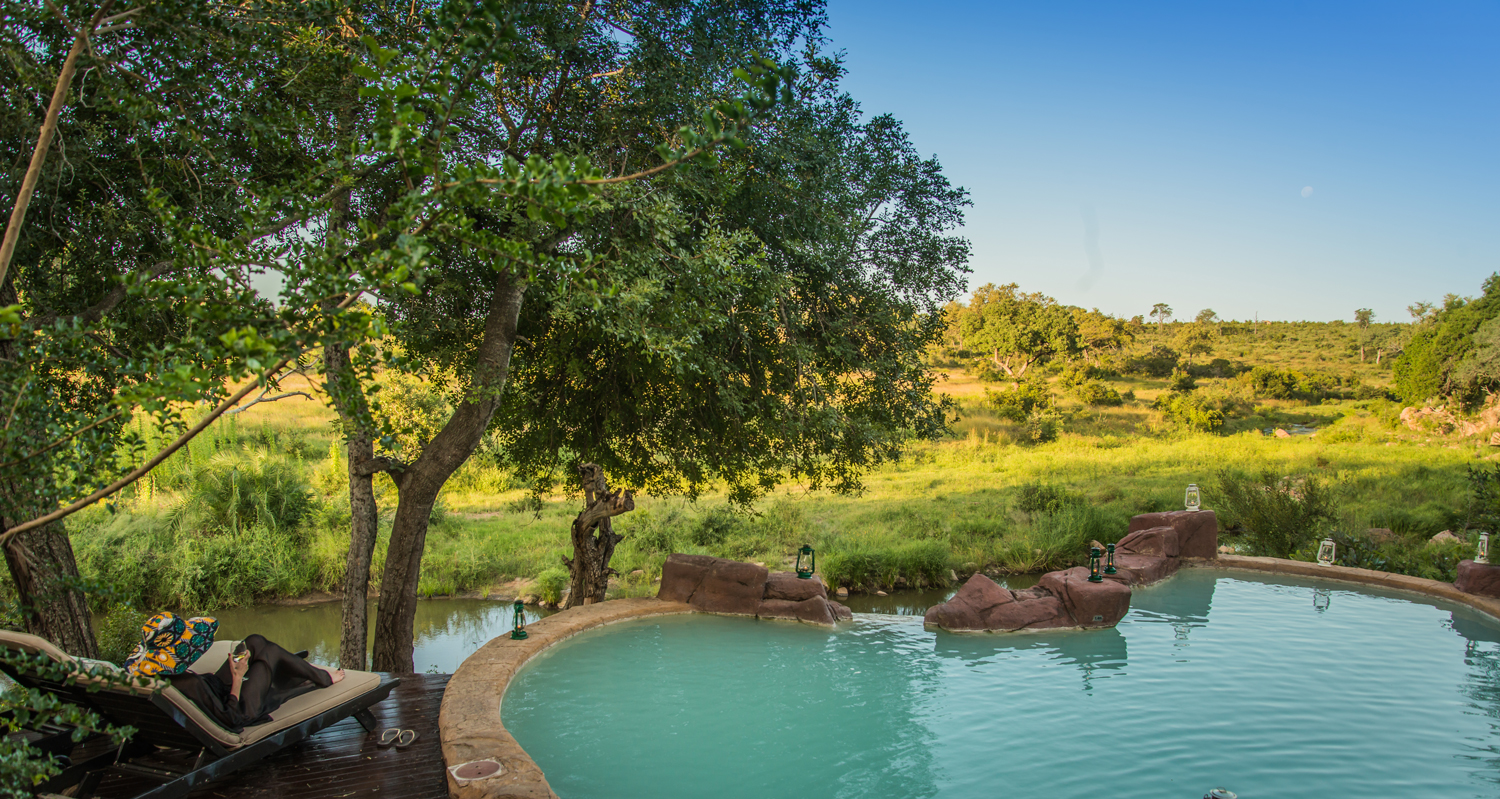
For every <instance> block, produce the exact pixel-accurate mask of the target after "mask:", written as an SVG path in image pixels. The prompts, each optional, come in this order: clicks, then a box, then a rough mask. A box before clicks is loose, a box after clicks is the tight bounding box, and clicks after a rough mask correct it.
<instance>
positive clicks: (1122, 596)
mask: <svg viewBox="0 0 1500 799" xmlns="http://www.w3.org/2000/svg"><path fill="white" fill-rule="evenodd" d="M1218 546H1219V520H1218V518H1217V517H1215V516H1214V512H1213V511H1209V510H1201V511H1174V512H1170V513H1146V514H1142V515H1140V516H1136V517H1135V518H1133V519H1131V520H1130V528H1129V532H1128V533H1127V534H1126V535H1125V537H1124V538H1122V539H1120V542H1119V543H1118V544H1116V545H1115V568H1116V569H1117V570H1118V572H1119V573H1118V574H1111V575H1105V579H1104V581H1103V582H1098V583H1091V582H1089V581H1088V576H1089V570H1088V569H1086V568H1083V567H1082V566H1078V567H1074V568H1071V569H1063V570H1060V571H1054V572H1048V573H1047V574H1045V575H1042V579H1041V580H1039V581H1038V582H1037V584H1036V586H1035V587H1033V588H1028V589H1026V590H1024V591H1011V590H1009V589H1006V588H1002V587H1001V586H1000V585H999V584H997V583H996V582H995V581H994V580H991V579H990V578H988V577H986V576H984V575H983V574H975V575H974V576H973V577H970V578H969V581H968V582H967V583H964V586H963V587H962V588H960V589H959V590H958V593H957V594H954V596H953V598H952V599H950V600H948V601H947V602H944V603H943V604H941V605H936V606H934V607H931V608H928V610H927V616H926V617H925V619H924V621H925V623H927V624H930V625H933V626H935V627H940V628H942V629H944V630H949V631H953V632H975V631H986V632H991V631H993V632H1015V631H1020V630H1048V629H1057V628H1083V629H1098V628H1103V627H1113V626H1115V625H1116V624H1119V623H1120V619H1123V618H1125V614H1126V612H1128V611H1129V610H1130V591H1131V587H1132V586H1138V585H1148V584H1150V583H1154V582H1156V581H1158V580H1162V579H1165V578H1167V577H1170V576H1171V575H1172V574H1174V573H1176V571H1177V569H1178V567H1179V566H1181V564H1182V558H1205V559H1212V558H1215V557H1217V556H1218Z"/></svg>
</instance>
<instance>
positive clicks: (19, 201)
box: [0, 0, 114, 285]
mask: <svg viewBox="0 0 1500 799" xmlns="http://www.w3.org/2000/svg"><path fill="white" fill-rule="evenodd" d="M112 5H114V0H104V4H103V5H101V6H99V10H98V11H96V12H94V17H93V19H90V20H89V24H88V27H87V28H84V29H83V30H80V31H78V32H77V33H76V34H74V35H73V46H72V47H71V48H70V49H69V50H68V57H67V58H66V59H64V60H63V66H62V72H61V73H59V74H58V76H57V85H56V86H55V87H54V88H53V90H52V102H51V103H50V104H49V105H48V106H47V116H46V119H44V120H43V122H42V132H41V133H40V134H38V135H37V139H36V149H34V150H32V151H31V165H30V166H28V167H27V168H26V177H25V178H23V179H22V180H21V191H20V192H18V193H17V194H16V207H15V208H13V209H11V212H10V222H9V224H7V225H6V227H5V239H4V240H3V241H0V285H4V284H5V273H6V272H7V271H8V270H9V269H10V259H11V257H12V256H14V255H15V252H16V242H17V241H18V240H20V238H21V225H22V224H23V223H24V222H25V221H26V207H27V206H29V205H31V195H32V193H33V192H35V191H36V183H37V181H38V180H40V179H41V177H42V165H43V164H45V163H47V151H48V150H50V149H52V137H53V135H54V134H56V133H57V116H58V114H60V113H62V106H63V102H64V101H65V100H67V99H68V89H69V88H70V87H71V86H72V85H73V73H74V72H76V71H77V70H78V56H79V55H81V54H82V53H83V50H84V48H85V47H87V46H88V38H89V35H90V34H92V33H93V31H94V29H95V28H97V27H99V22H100V21H101V20H103V19H104V15H105V14H107V13H109V8H110V6H112Z"/></svg>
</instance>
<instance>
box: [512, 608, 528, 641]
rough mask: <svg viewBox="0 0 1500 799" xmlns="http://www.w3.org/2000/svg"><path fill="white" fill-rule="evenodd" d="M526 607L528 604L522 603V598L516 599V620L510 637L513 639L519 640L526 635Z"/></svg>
mask: <svg viewBox="0 0 1500 799" xmlns="http://www.w3.org/2000/svg"><path fill="white" fill-rule="evenodd" d="M525 607H526V606H525V605H524V604H522V602H521V600H519V599H517V600H516V619H515V622H514V626H512V627H511V630H510V637H511V639H512V640H515V641H519V640H521V639H523V638H525V637H526V611H525Z"/></svg>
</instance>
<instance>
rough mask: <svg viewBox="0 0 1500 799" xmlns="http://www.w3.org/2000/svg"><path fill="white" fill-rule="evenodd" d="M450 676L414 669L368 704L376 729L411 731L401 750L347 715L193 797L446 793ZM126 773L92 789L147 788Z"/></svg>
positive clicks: (130, 792) (111, 796) (321, 798)
mask: <svg viewBox="0 0 1500 799" xmlns="http://www.w3.org/2000/svg"><path fill="white" fill-rule="evenodd" d="M449 676H451V675H448V674H415V675H411V676H408V677H402V678H401V684H400V685H399V686H397V687H396V690H395V691H393V692H392V693H391V696H390V698H388V699H386V700H385V701H384V702H381V703H380V704H378V705H375V706H374V707H373V708H371V710H372V711H373V712H374V714H375V718H376V719H377V720H378V721H379V722H380V723H379V726H378V727H377V728H376V729H377V731H378V730H382V729H385V728H386V727H399V728H401V729H403V730H416V731H417V733H418V738H417V742H416V743H414V744H412V745H411V746H408V747H407V748H405V749H397V748H395V747H394V746H392V747H387V748H384V749H382V748H380V747H378V746H376V745H375V739H376V735H375V734H374V733H367V732H365V730H364V728H363V727H361V726H359V722H358V721H355V720H354V719H352V718H348V719H344V720H343V721H341V722H339V723H338V724H335V725H333V726H332V727H329V728H328V729H326V730H323V731H322V732H319V733H318V734H316V735H314V736H312V737H311V738H308V739H307V740H305V741H303V742H301V743H298V744H294V745H292V746H289V747H287V748H286V749H283V750H282V751H280V752H278V753H276V754H274V755H272V756H270V757H268V758H266V759H265V760H262V761H260V762H259V763H255V764H252V765H250V766H248V767H246V768H243V769H241V770H239V771H237V772H235V773H233V774H230V775H228V776H226V777H224V778H223V779H221V780H219V781H217V782H214V783H211V784H209V785H206V786H203V787H202V788H200V789H198V790H196V791H194V792H193V793H192V794H191V796H192V797H194V798H195V799H197V798H198V797H202V799H210V798H211V799H283V797H285V798H286V799H359V797H392V799H396V798H397V797H399V799H447V797H448V787H447V779H446V776H445V775H444V773H443V755H442V748H441V746H440V742H439V740H438V709H439V707H440V706H441V705H442V702H443V689H444V688H445V687H446V686H447V685H448V678H449ZM152 785H153V783H151V782H148V781H146V780H144V779H143V778H140V777H135V776H131V775H111V776H110V777H108V778H106V779H105V781H104V782H103V783H102V784H101V785H100V786H99V789H98V792H97V793H96V794H95V795H96V796H97V797H99V799H119V798H120V797H129V796H134V795H135V794H137V793H139V792H141V791H142V790H146V789H148V788H150V787H152Z"/></svg>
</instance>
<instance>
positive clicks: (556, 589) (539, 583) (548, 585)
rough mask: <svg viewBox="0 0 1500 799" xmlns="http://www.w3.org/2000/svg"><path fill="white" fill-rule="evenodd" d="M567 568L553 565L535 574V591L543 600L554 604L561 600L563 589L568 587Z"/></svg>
mask: <svg viewBox="0 0 1500 799" xmlns="http://www.w3.org/2000/svg"><path fill="white" fill-rule="evenodd" d="M569 579H571V578H570V576H569V575H568V570H567V569H564V568H563V567H561V566H553V567H552V568H550V569H546V570H545V571H543V572H542V573H541V574H538V575H537V576H536V593H537V596H538V597H540V598H541V600H542V601H543V602H551V603H553V604H556V603H558V602H561V601H562V595H563V589H565V588H567V587H568V581H569Z"/></svg>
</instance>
